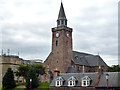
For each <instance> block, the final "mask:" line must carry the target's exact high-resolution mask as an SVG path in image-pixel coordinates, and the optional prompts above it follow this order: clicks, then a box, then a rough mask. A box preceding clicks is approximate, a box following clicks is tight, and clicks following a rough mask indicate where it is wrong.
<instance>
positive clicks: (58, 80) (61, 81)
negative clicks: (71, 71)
mask: <svg viewBox="0 0 120 90" xmlns="http://www.w3.org/2000/svg"><path fill="white" fill-rule="evenodd" d="M63 81H64V80H63V78H62V77H58V78H57V79H56V87H60V86H62V85H63Z"/></svg>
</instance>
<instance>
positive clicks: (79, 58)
mask: <svg viewBox="0 0 120 90" xmlns="http://www.w3.org/2000/svg"><path fill="white" fill-rule="evenodd" d="M73 62H74V63H75V64H79V65H85V66H99V65H100V66H107V64H106V63H105V62H104V61H103V59H102V58H101V57H100V56H99V55H92V54H87V53H82V52H76V51H73Z"/></svg>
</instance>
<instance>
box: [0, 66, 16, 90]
mask: <svg viewBox="0 0 120 90" xmlns="http://www.w3.org/2000/svg"><path fill="white" fill-rule="evenodd" d="M2 84H3V88H4V89H12V88H15V87H16V83H15V80H14V74H13V71H12V70H11V68H8V70H7V72H6V74H5V75H4V77H3V81H2Z"/></svg>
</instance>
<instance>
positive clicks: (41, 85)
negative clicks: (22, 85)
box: [38, 82, 50, 88]
mask: <svg viewBox="0 0 120 90" xmlns="http://www.w3.org/2000/svg"><path fill="white" fill-rule="evenodd" d="M49 85H50V82H49V83H47V82H43V83H39V86H38V88H49Z"/></svg>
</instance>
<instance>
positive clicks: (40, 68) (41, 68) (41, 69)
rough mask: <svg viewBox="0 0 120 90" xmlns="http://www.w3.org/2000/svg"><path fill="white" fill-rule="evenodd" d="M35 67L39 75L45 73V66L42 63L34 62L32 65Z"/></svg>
mask: <svg viewBox="0 0 120 90" xmlns="http://www.w3.org/2000/svg"><path fill="white" fill-rule="evenodd" d="M32 67H33V69H34V70H35V71H36V74H37V77H38V76H39V75H43V74H45V69H46V68H45V67H44V66H43V65H42V64H34V65H32Z"/></svg>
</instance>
